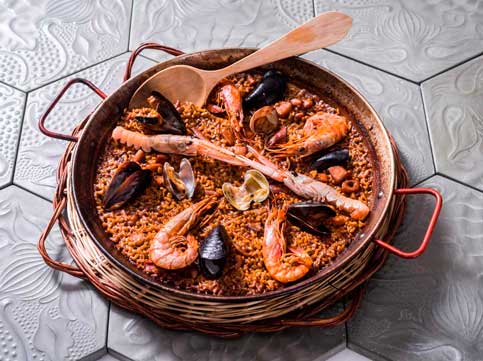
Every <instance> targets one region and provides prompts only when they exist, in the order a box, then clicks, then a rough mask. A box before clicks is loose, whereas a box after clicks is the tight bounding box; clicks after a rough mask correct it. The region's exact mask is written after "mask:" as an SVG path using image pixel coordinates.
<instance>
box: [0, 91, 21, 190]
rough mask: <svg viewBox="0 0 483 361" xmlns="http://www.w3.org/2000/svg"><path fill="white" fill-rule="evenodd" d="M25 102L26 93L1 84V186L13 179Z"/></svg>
mask: <svg viewBox="0 0 483 361" xmlns="http://www.w3.org/2000/svg"><path fill="white" fill-rule="evenodd" d="M24 103H25V94H23V93H21V92H19V91H17V90H14V89H12V88H10V87H8V86H6V85H3V84H0V108H1V109H2V113H1V114H0V129H2V131H1V132H0V187H2V186H4V185H5V184H7V183H9V182H10V181H11V179H12V175H13V168H14V167H13V163H14V161H15V153H16V151H17V144H18V138H19V132H20V125H21V124H22V114H23V107H24Z"/></svg>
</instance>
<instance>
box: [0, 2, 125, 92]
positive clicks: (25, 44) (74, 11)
mask: <svg viewBox="0 0 483 361" xmlns="http://www.w3.org/2000/svg"><path fill="white" fill-rule="evenodd" d="M130 12H131V1H130V0H115V1H109V2H102V1H101V2H96V1H83V2H80V3H79V2H75V1H74V2H73V1H69V0H57V1H52V0H36V1H8V2H2V4H0V34H2V35H1V36H0V80H2V81H4V82H6V83H8V84H11V85H14V86H16V87H18V88H21V89H24V90H30V89H32V88H35V87H38V86H40V85H42V84H46V83H48V82H51V81H53V80H55V79H59V78H60V77H62V76H64V75H67V74H69V73H73V72H75V71H78V70H80V69H82V68H85V67H87V66H90V65H93V64H96V63H98V62H100V61H102V60H105V59H108V58H110V57H112V56H115V55H117V54H120V53H122V52H124V51H126V50H127V43H128V31H129V20H130V19H129V18H130Z"/></svg>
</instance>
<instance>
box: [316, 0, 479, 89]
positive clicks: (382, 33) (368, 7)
mask: <svg viewBox="0 0 483 361" xmlns="http://www.w3.org/2000/svg"><path fill="white" fill-rule="evenodd" d="M315 8H316V13H317V14H319V13H321V12H324V11H328V10H340V11H343V12H345V13H347V14H349V15H351V16H352V17H353V18H354V25H353V27H352V29H351V31H350V32H349V35H348V36H347V38H346V39H344V40H343V41H341V42H340V43H338V44H337V45H334V46H333V47H332V49H334V50H335V51H337V52H340V53H341V54H346V55H348V56H350V57H352V58H355V59H359V60H362V61H363V62H365V63H367V64H371V65H373V66H376V67H378V68H380V69H384V70H387V71H389V72H391V73H394V74H399V75H401V76H403V77H406V78H408V79H412V80H415V81H422V80H424V79H427V78H428V77H430V76H432V75H434V74H437V73H438V72H440V71H443V70H444V69H447V68H449V67H451V66H452V65H455V64H458V63H460V62H462V61H464V60H465V59H468V58H470V57H472V56H475V55H477V54H479V53H480V52H482V51H483V2H481V1H475V0H460V1H446V0H434V1H400V0H368V1H359V0H348V1H338V0H315Z"/></svg>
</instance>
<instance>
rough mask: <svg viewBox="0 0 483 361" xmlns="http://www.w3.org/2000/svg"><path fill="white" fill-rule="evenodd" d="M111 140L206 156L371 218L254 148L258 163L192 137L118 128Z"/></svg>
mask: <svg viewBox="0 0 483 361" xmlns="http://www.w3.org/2000/svg"><path fill="white" fill-rule="evenodd" d="M112 138H113V139H114V140H117V141H120V142H121V143H125V144H127V145H129V146H134V147H136V148H141V149H143V150H144V151H145V152H149V151H151V150H152V149H154V150H156V151H158V152H161V153H168V154H182V155H187V156H197V155H204V156H207V157H209V158H213V159H216V160H219V161H222V162H225V163H228V164H231V165H235V166H245V167H251V168H253V169H256V170H258V171H259V172H261V173H263V174H264V175H266V176H267V177H270V178H272V179H273V180H275V181H278V182H282V183H284V184H285V186H286V187H287V188H289V189H290V190H291V191H292V192H294V193H295V194H297V195H299V196H300V197H303V198H307V199H313V200H315V201H317V202H327V203H328V204H330V205H332V206H334V207H336V208H337V209H339V210H342V211H344V212H346V213H349V214H350V215H351V217H352V218H354V219H356V220H363V219H364V218H366V217H367V215H368V214H369V207H368V206H367V205H366V204H364V203H362V202H361V201H359V200H356V199H351V198H348V197H345V196H343V195H342V194H340V193H339V192H338V191H337V190H335V189H334V188H332V187H331V186H329V185H327V184H325V183H322V182H320V181H317V180H315V179H313V178H310V177H308V176H305V175H303V174H295V173H292V172H290V171H288V170H283V169H280V168H279V167H278V166H277V165H276V164H275V163H273V162H271V161H270V160H269V159H268V158H266V157H264V156H262V155H261V154H259V153H258V152H257V151H256V150H255V149H253V148H252V147H248V150H249V152H250V153H251V154H252V155H253V156H254V157H255V159H256V160H252V159H249V158H247V157H245V156H243V155H238V154H235V153H234V152H232V151H231V150H229V149H226V148H223V147H221V146H218V145H216V144H213V143H211V142H209V141H207V140H203V139H198V138H195V137H191V136H181V135H169V134H158V135H145V134H142V133H138V132H133V131H130V130H127V129H125V128H123V127H121V126H117V127H116V128H115V129H114V130H113V132H112Z"/></svg>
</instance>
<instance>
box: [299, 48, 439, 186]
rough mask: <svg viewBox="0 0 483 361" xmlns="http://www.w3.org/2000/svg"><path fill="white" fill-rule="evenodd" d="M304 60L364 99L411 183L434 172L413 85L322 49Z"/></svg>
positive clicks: (425, 131)
mask: <svg viewBox="0 0 483 361" xmlns="http://www.w3.org/2000/svg"><path fill="white" fill-rule="evenodd" d="M304 57H305V58H307V59H309V60H312V61H314V62H316V63H318V64H320V65H322V66H324V67H325V68H327V69H329V70H331V71H333V72H335V73H337V74H338V75H340V76H341V77H342V78H344V79H345V80H347V81H348V82H349V83H351V84H352V85H353V86H355V87H356V88H357V89H358V90H359V91H360V92H361V93H362V94H363V95H364V97H366V99H367V100H368V101H369V103H370V104H371V105H372V106H373V107H374V108H375V109H376V111H377V112H378V114H379V115H380V116H381V118H382V121H383V123H384V125H385V126H386V128H387V129H388V130H389V131H390V132H391V134H392V135H393V136H394V139H395V140H396V143H397V145H398V147H399V151H400V153H401V158H402V161H403V163H404V165H405V166H406V167H407V169H408V170H409V175H410V181H411V183H412V184H414V183H417V182H418V181H420V180H422V179H424V178H426V177H429V176H430V175H432V174H433V173H434V166H433V160H432V155H431V147H430V143H429V138H428V131H427V128H426V122H425V120H424V109H423V104H422V100H421V92H420V89H419V87H418V86H417V85H415V84H412V83H410V82H407V81H404V80H402V79H399V78H397V77H395V76H391V75H389V74H386V73H384V72H382V71H379V70H376V69H373V68H370V67H368V66H365V65H362V64H360V63H357V62H355V61H352V60H349V59H347V58H344V57H342V56H339V55H336V54H332V53H330V52H328V51H325V50H320V51H316V52H312V53H309V54H307V55H306V56H304Z"/></svg>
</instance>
